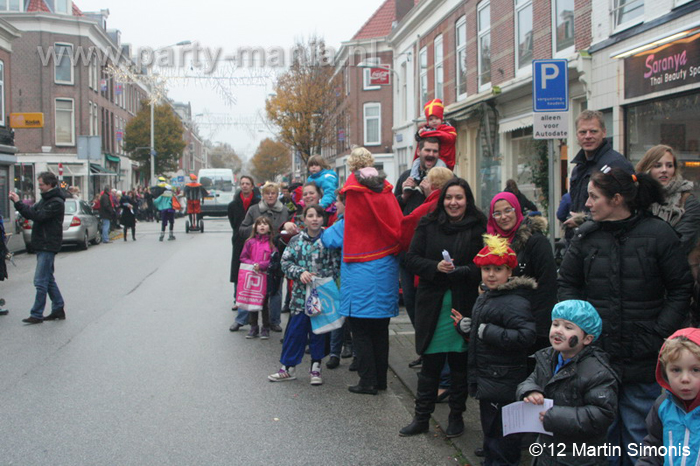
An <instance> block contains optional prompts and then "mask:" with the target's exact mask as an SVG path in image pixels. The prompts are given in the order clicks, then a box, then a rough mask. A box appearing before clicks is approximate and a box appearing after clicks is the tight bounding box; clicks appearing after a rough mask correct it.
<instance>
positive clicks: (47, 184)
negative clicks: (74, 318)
mask: <svg viewBox="0 0 700 466" xmlns="http://www.w3.org/2000/svg"><path fill="white" fill-rule="evenodd" d="M38 181H39V183H38V184H39V191H41V200H40V201H39V202H37V203H36V204H34V205H33V206H31V207H28V206H26V205H25V204H23V203H22V202H20V200H19V196H18V195H17V193H15V192H14V191H10V200H11V201H12V202H14V203H15V209H17V211H18V212H19V213H20V215H22V217H24V218H26V219H29V220H32V221H33V222H34V223H33V225H32V241H31V245H32V249H33V250H34V251H35V252H36V271H35V272H34V286H35V287H36V297H35V299H34V305H33V306H32V309H31V311H30V316H29V317H28V318H26V319H22V322H26V323H28V324H40V323H42V322H43V321H44V320H56V319H59V320H63V319H65V318H66V313H65V310H64V309H63V307H64V301H63V296H61V291H60V290H59V289H58V285H57V284H56V280H55V279H54V276H53V274H54V258H55V257H56V253H57V252H58V251H60V250H61V242H62V241H63V214H64V212H65V197H64V195H63V192H62V191H61V189H60V188H59V187H58V186H57V185H58V179H56V175H54V174H53V173H51V172H41V173H39V176H38ZM47 294H48V295H49V298H50V299H51V314H49V315H48V316H46V317H44V307H46V295H47Z"/></svg>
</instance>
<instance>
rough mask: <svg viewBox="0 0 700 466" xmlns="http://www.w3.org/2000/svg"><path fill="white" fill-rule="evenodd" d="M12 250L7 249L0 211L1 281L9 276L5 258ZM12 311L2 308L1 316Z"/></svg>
mask: <svg viewBox="0 0 700 466" xmlns="http://www.w3.org/2000/svg"><path fill="white" fill-rule="evenodd" d="M9 253H10V250H9V249H7V236H6V235H5V223H4V222H3V219H2V212H0V282H1V281H3V280H5V279H6V278H8V275H7V265H6V264H5V260H6V257H7V255H8V254H9ZM3 302H4V299H2V298H0V306H4V304H3ZM9 312H10V311H8V310H7V309H2V308H0V316H6V315H7V314H8V313H9Z"/></svg>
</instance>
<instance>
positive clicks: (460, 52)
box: [455, 15, 468, 100]
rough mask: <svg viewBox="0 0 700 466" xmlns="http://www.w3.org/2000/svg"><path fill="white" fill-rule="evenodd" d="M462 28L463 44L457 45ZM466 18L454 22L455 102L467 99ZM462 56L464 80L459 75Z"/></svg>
mask: <svg viewBox="0 0 700 466" xmlns="http://www.w3.org/2000/svg"><path fill="white" fill-rule="evenodd" d="M461 27H464V43H463V44H460V43H459V29H460V28H461ZM467 37H468V36H467V16H466V15H464V16H462V17H460V18H459V19H458V20H457V21H456V22H455V95H456V96H457V100H463V99H465V98H466V97H467V92H468V91H467ZM462 56H464V79H462V77H461V75H460V67H459V65H460V63H461V62H462V60H461V58H460V57H462ZM462 84H464V92H463V93H460V92H459V88H460V87H462Z"/></svg>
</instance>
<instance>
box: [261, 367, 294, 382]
mask: <svg viewBox="0 0 700 466" xmlns="http://www.w3.org/2000/svg"><path fill="white" fill-rule="evenodd" d="M267 379H268V380H269V381H270V382H287V381H288V380H296V379H297V378H296V376H295V375H294V368H293V367H290V368H288V369H285V368H284V367H282V368H281V369H280V370H278V371H277V372H275V373H274V374H271V375H268V376H267Z"/></svg>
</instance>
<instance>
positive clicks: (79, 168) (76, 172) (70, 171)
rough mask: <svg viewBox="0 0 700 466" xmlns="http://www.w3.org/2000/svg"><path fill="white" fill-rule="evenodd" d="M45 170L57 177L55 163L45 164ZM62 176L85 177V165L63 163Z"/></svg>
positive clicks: (56, 165)
mask: <svg viewBox="0 0 700 466" xmlns="http://www.w3.org/2000/svg"><path fill="white" fill-rule="evenodd" d="M46 168H47V169H48V170H49V171H50V172H51V173H53V174H54V175H56V176H58V164H57V163H47V164H46ZM63 175H64V176H85V165H84V164H82V163H75V164H73V163H64V164H63Z"/></svg>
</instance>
